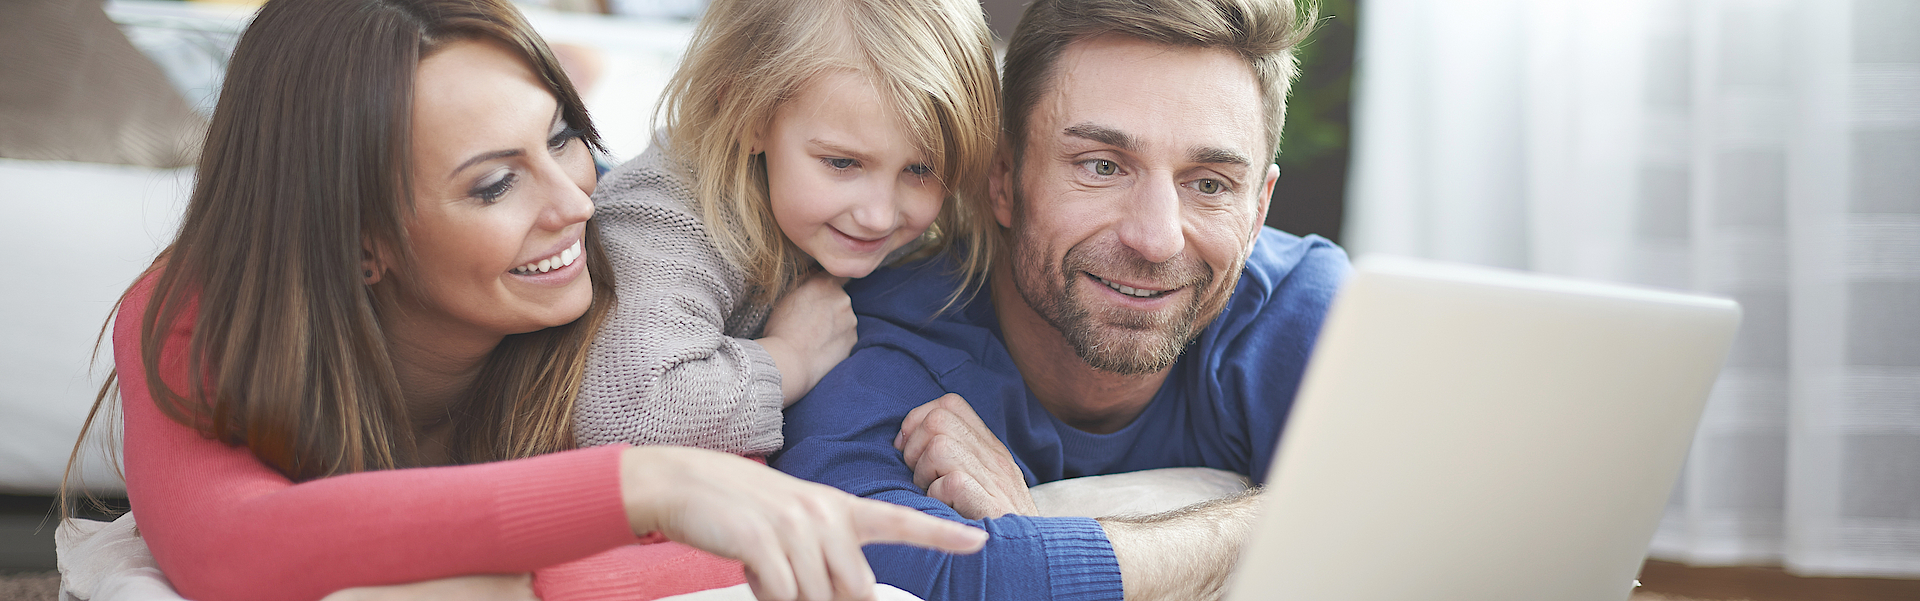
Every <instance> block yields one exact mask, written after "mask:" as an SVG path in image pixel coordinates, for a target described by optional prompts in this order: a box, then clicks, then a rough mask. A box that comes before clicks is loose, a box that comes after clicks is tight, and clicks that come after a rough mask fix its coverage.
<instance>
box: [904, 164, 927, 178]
mask: <svg viewBox="0 0 1920 601" xmlns="http://www.w3.org/2000/svg"><path fill="white" fill-rule="evenodd" d="M907 173H911V174H914V175H919V176H926V175H930V174H932V173H933V167H930V166H927V165H907Z"/></svg>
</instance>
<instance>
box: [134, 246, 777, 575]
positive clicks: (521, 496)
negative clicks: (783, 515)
mask: <svg viewBox="0 0 1920 601" xmlns="http://www.w3.org/2000/svg"><path fill="white" fill-rule="evenodd" d="M154 280H155V277H154V276H152V275H149V277H146V278H143V279H142V281H141V282H139V283H138V284H136V285H135V287H134V290H132V291H131V292H130V293H129V295H128V297H127V299H126V302H125V303H124V304H123V305H122V309H121V311H120V314H119V316H120V317H121V318H122V319H118V320H117V321H116V323H115V324H114V331H113V347H114V362H115V364H116V366H117V367H118V368H119V373H120V398H121V405H122V408H123V413H122V415H123V420H124V426H125V430H124V433H125V441H124V444H125V452H124V464H125V469H126V476H127V496H128V498H129V501H130V503H131V504H132V506H133V509H134V512H135V513H136V514H138V515H139V516H140V532H141V536H142V537H143V538H145V539H146V542H147V545H148V546H149V548H151V549H152V551H153V556H154V559H155V561H157V562H158V563H159V565H160V568H161V569H162V570H163V571H164V572H166V574H167V578H168V579H169V580H171V581H172V582H173V584H174V586H175V587H176V588H177V589H178V590H179V591H180V594H181V595H183V596H185V597H187V598H190V599H197V600H200V601H222V600H227V599H233V600H255V601H269V600H275V599H287V600H311V599H318V598H320V597H322V596H325V595H326V594H328V593H331V592H333V591H336V590H339V589H343V588H349V587H354V586H366V585H378V584H397V583H405V582H415V581H420V580H429V579H435V578H442V577H447V576H457V575H463V574H486V573H517V572H533V574H534V589H535V592H536V593H538V594H539V595H540V597H541V598H542V599H546V600H547V601H560V600H565V599H654V598H658V597H664V596H669V595H677V594H681V593H687V592H692V591H698V590H705V589H710V588H719V587H725V586H732V585H735V584H739V583H742V582H745V577H744V575H743V573H742V570H741V567H740V564H739V563H737V562H734V561H731V560H727V559H723V558H720V557H717V556H714V555H709V554H707V553H704V552H701V551H698V550H695V549H693V548H691V547H687V546H684V545H680V544H678V543H671V542H659V541H661V540H662V539H660V537H658V536H650V537H648V538H647V539H641V538H639V537H635V536H634V535H633V533H632V532H631V531H630V529H629V528H628V526H627V518H626V511H625V509H624V507H623V505H622V504H621V502H620V489H619V477H620V476H619V461H620V449H621V448H622V447H620V446H607V447H596V448H589V449H580V450H576V451H568V452H563V453H554V454H551V455H545V456H541V457H534V458H529V459H522V460H518V461H505V462H499V463H490V464H481V465H463V466H450V467H434V468H418V469H402V470H386V471H374V472H363V473H358V474H350V475H344V476H336V477H331V478H322V479H319V480H314V481H310V482H303V483H299V484H295V483H293V482H292V481H290V480H288V479H287V478H286V477H285V476H282V475H281V474H280V473H279V472H277V471H275V470H274V469H273V468H270V467H268V466H267V465H266V464H264V463H261V462H260V461H259V460H258V459H255V458H254V456H253V454H252V453H251V452H250V451H248V450H247V449H245V448H242V447H231V446H227V445H226V444H224V443H221V442H219V441H216V440H211V439H207V438H204V437H202V436H201V435H200V434H199V433H198V432H197V431H195V430H194V429H192V428H189V427H187V426H184V425H181V424H180V423H178V422H175V421H173V420H171V419H168V418H167V417H166V415H165V414H163V413H162V412H161V411H160V409H159V407H158V406H156V405H155V404H154V402H153V398H152V395H151V394H150V393H149V391H148V389H147V386H146V373H145V368H144V365H143V364H142V362H141V360H140V328H139V327H138V326H137V323H138V321H139V319H138V318H139V317H140V316H142V315H144V312H145V311H144V310H145V307H146V306H147V303H148V300H149V297H150V296H151V294H152V287H153V283H154ZM191 335H192V318H184V319H181V320H179V321H178V323H175V324H173V329H172V330H171V331H170V332H169V333H168V334H167V341H166V344H164V345H163V347H162V351H161V360H160V366H161V369H162V370H164V372H165V373H164V374H162V377H163V378H164V379H165V381H166V382H167V384H168V385H169V386H172V387H173V388H174V389H175V390H185V386H184V383H185V381H186V348H187V341H188V339H189V338H190V336H191ZM648 542H653V543H654V544H646V543H648Z"/></svg>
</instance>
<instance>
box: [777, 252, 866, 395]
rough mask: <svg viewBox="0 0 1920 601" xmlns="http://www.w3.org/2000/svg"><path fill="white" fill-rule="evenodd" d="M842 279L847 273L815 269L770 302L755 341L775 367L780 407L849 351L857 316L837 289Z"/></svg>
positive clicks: (828, 369) (851, 304)
mask: <svg viewBox="0 0 1920 601" xmlns="http://www.w3.org/2000/svg"><path fill="white" fill-rule="evenodd" d="M846 283H847V278H842V277H834V276H833V275H831V274H828V273H824V272H822V273H816V274H813V275H812V276H809V277H808V278H807V279H806V280H803V281H801V282H800V285H799V286H795V287H794V289H793V290H790V291H788V292H787V294H786V296H783V297H780V300H779V302H776V303H774V304H773V312H772V314H770V315H768V316H767V329H766V335H765V337H763V338H761V339H760V340H759V342H760V346H761V347H764V348H766V349H767V354H769V355H773V363H774V365H776V366H778V367H779V368H780V393H781V395H782V396H783V397H784V398H783V400H782V402H781V406H782V407H785V406H790V405H793V402H794V401H798V400H800V397H803V396H806V394H807V391H809V390H813V385H814V384H818V383H819V382H820V378H823V377H826V375H827V372H828V371H830V370H832V369H833V366H835V365H839V364H840V360H841V359H845V358H847V352H849V351H852V350H853V341H854V340H855V339H856V338H858V334H857V333H856V332H855V330H854V326H855V325H856V324H857V323H858V320H856V319H855V318H854V316H853V301H852V300H849V299H848V298H847V292H846V290H843V289H841V286H844V285H845V284H846Z"/></svg>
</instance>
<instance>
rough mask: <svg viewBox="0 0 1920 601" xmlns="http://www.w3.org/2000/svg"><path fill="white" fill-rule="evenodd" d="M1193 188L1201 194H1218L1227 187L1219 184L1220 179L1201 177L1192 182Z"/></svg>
mask: <svg viewBox="0 0 1920 601" xmlns="http://www.w3.org/2000/svg"><path fill="white" fill-rule="evenodd" d="M1193 189H1195V190H1199V191H1200V193H1201V194H1219V193H1221V192H1223V191H1226V189H1227V187H1226V185H1224V184H1221V183H1220V180H1212V179H1203V180H1200V181H1197V182H1194V183H1193Z"/></svg>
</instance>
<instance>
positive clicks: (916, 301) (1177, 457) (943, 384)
mask: <svg viewBox="0 0 1920 601" xmlns="http://www.w3.org/2000/svg"><path fill="white" fill-rule="evenodd" d="M1347 271H1348V265H1347V257H1346V254H1345V253H1344V252H1343V251H1341V250H1340V249H1339V247H1336V246H1334V245H1333V244H1332V243H1330V242H1327V241H1326V240H1324V239H1322V238H1319V237H1317V236H1308V237H1305V238H1300V237H1295V236H1292V235H1290V234H1286V233H1282V232H1280V231H1278V230H1274V229H1271V228H1269V229H1266V230H1264V231H1263V232H1262V233H1261V236H1260V239H1259V241H1258V242H1257V243H1256V244H1255V245H1254V249H1253V253H1252V255H1251V256H1250V257H1249V258H1248V260H1247V264H1246V267H1245V268H1244V270H1243V271H1242V273H1241V277H1240V282H1239V284H1238V285H1237V286H1236V288H1235V289H1234V293H1233V297H1232V299H1231V300H1230V301H1229V302H1228V304H1227V308H1226V309H1225V310H1224V311H1223V312H1222V313H1221V314H1220V316H1219V317H1218V318H1216V319H1215V320H1214V321H1213V323H1212V324H1210V325H1208V327H1207V328H1206V329H1205V330H1204V331H1203V332H1202V333H1201V335H1200V337H1199V338H1198V339H1197V340H1195V341H1194V343H1193V345H1192V346H1190V347H1188V348H1187V350H1186V352H1185V354H1183V355H1182V356H1181V358H1180V360H1179V361H1178V362H1177V363H1175V365H1174V367H1173V372H1172V373H1171V375H1169V376H1168V378H1167V381H1166V383H1165V384H1164V385H1162V386H1161V388H1160V391H1159V392H1158V393H1157V394H1156V395H1155V396H1154V398H1153V400H1152V401H1151V402H1150V403H1149V404H1148V406H1147V408H1146V409H1145V410H1144V411H1143V412H1142V413H1141V415H1140V417H1138V418H1136V419H1135V420H1134V421H1133V423H1131V424H1129V425H1127V426H1126V427H1124V428H1122V429H1121V430H1120V431H1118V432H1114V433H1111V434H1090V433H1087V432H1084V431H1081V430H1078V429H1075V428H1073V427H1071V426H1068V425H1066V424H1064V423H1062V422H1061V421H1059V420H1058V419H1055V418H1054V417H1053V415H1052V414H1050V413H1048V412H1047V411H1046V409H1044V408H1042V407H1041V406H1040V404H1039V403H1037V402H1035V401H1033V400H1032V399H1031V398H1030V396H1029V394H1028V391H1027V389H1026V385H1025V383H1024V382H1023V380H1022V379H1021V377H1020V373H1019V371H1018V370H1017V369H1016V368H1015V367H1014V364H1013V359H1012V358H1011V357H1009V356H1008V355H1007V350H1006V347H1005V345H1004V343H1003V342H1002V339H1001V336H1000V324H999V321H998V318H997V317H996V315H995V312H994V310H993V305H992V303H991V302H990V301H989V300H988V298H989V294H988V291H985V290H982V291H981V292H980V293H979V294H976V295H973V296H971V297H970V299H971V300H970V301H968V302H967V303H965V304H963V305H960V306H958V307H956V308H953V309H949V310H948V311H947V312H945V313H944V314H942V315H940V316H939V317H937V318H932V317H930V315H931V314H932V312H933V311H934V310H935V309H938V308H939V307H941V306H942V305H943V304H944V303H945V302H946V298H947V295H948V293H950V292H951V291H952V290H953V289H954V286H955V285H956V284H957V281H956V280H955V279H954V278H953V276H952V269H951V268H950V265H949V264H948V263H946V262H944V261H942V260H940V259H932V260H928V261H921V262H918V263H912V264H906V265H901V266H897V267H893V268H889V269H883V270H881V271H879V272H877V273H875V274H874V275H871V276H868V277H867V278H865V279H861V280H855V281H853V282H851V283H849V284H848V285H847V293H848V294H849V295H850V296H852V298H853V308H854V311H855V313H856V314H858V316H859V319H860V325H859V330H860V340H859V342H858V343H857V344H855V345H854V348H853V352H852V354H851V355H850V356H849V357H848V358H847V359H846V360H845V361H842V362H841V363H840V365H839V366H838V367H836V368H834V370H833V371H832V372H831V373H829V374H827V376H826V378H824V379H823V380H821V382H820V384H819V385H818V386H816V387H815V388H814V389H813V392H812V393H811V394H809V395H807V397H806V398H804V399H801V400H800V402H798V403H796V404H794V405H793V407H791V408H789V409H788V410H787V412H786V443H787V446H786V448H785V450H783V451H782V452H781V453H780V454H779V455H777V456H776V457H775V458H774V460H773V465H774V467H777V468H779V469H781V470H782V471H785V472H787V473H790V474H793V475H795V476H799V477H801V478H806V479H808V480H813V481H816V482H823V483H826V484H830V485H833V486H836V487H839V488H840V489H842V490H845V491H847V492H851V493H853V494H856V495H860V496H863V497H869V498H874V499H880V500H884V501H890V502H893V503H898V504H901V505H906V506H908V507H913V508H916V509H919V510H922V511H925V512H927V513H930V514H933V515H937V516H940V517H944V518H947V519H952V520H955V521H961V522H965V523H970V524H973V525H976V526H980V527H982V528H985V529H986V530H987V531H988V532H989V533H990V534H991V535H992V538H991V539H990V540H989V541H988V543H987V546H986V548H985V549H984V550H983V551H981V552H980V553H978V554H975V555H947V554H944V553H938V552H931V551H925V550H921V549H915V548H911V547H904V546H897V545H873V546H869V547H867V559H868V560H869V561H870V562H871V563H872V565H873V571H874V574H875V576H876V577H878V578H879V580H880V581H881V582H885V583H888V584H892V585H894V586H898V587H900V588H902V589H905V590H907V591H910V592H912V593H914V594H916V595H920V596H921V597H923V598H926V599H928V600H929V601H947V600H956V601H957V600H967V601H975V600H978V601H986V600H994V601H1020V600H1027V599H1056V600H1062V601H1065V600H1080V599H1087V600H1093V599H1100V600H1114V601H1118V600H1119V599H1121V588H1120V568H1119V566H1118V564H1116V563H1115V560H1114V555H1113V548H1112V545H1111V544H1109V543H1108V541H1107V538H1106V535H1105V532H1104V531H1103V530H1102V529H1101V528H1100V526H1099V524H1097V523H1096V522H1094V521H1093V520H1090V519H1085V518H1040V517H1028V516H1007V517H1001V518H992V519H986V520H966V519H963V518H961V517H960V516H959V514H957V513H955V512H954V511H953V510H952V509H951V508H948V507H947V506H946V505H944V504H942V503H940V502H938V501H935V500H933V499H931V498H928V497H927V496H926V494H925V491H923V490H921V489H920V488H919V487H917V486H915V485H914V484H913V472H912V470H909V469H908V468H907V466H906V464H905V463H904V462H903V460H902V459H901V457H900V453H899V451H896V450H894V448H893V446H892V441H893V437H894V435H895V434H897V433H898V432H899V430H900V422H901V421H902V420H903V419H905V418H906V415H907V412H909V411H911V410H912V409H913V408H914V407H918V406H920V405H921V404H924V403H926V402H928V401H931V400H933V399H935V398H937V397H939V396H940V395H942V394H946V393H948V392H954V393H958V394H960V395H961V396H962V397H965V398H966V399H967V401H968V402H969V403H971V404H972V405H973V407H974V410H975V411H976V412H978V413H979V414H980V418H981V420H982V421H984V422H985V423H986V424H987V426H988V427H989V428H991V429H992V430H993V431H994V432H995V433H996V434H998V435H999V436H1000V439H1001V441H1002V442H1004V443H1006V445H1007V448H1008V449H1009V450H1010V451H1012V453H1013V455H1014V460H1015V462H1016V463H1018V464H1019V465H1020V469H1021V471H1022V472H1024V473H1025V476H1026V478H1027V483H1028V485H1029V486H1031V485H1035V484H1039V483H1042V482H1051V481H1054V480H1059V479H1062V478H1072V477H1076V476H1086V475H1093V474H1110V473H1118V472H1128V471H1135V470H1143V469H1153V468H1162V467H1195V466H1197V467H1211V468H1217V469H1224V470H1229V471H1233V472H1237V473H1240V474H1244V475H1247V476H1249V477H1251V478H1253V479H1254V480H1255V481H1259V480H1261V479H1263V478H1264V477H1265V475H1266V472H1267V465H1268V464H1269V462H1270V461H1271V459H1272V453H1273V445H1274V442H1275V441H1276V440H1277V439H1278V437H1279V435H1280V429H1281V426H1282V425H1283V424H1284V422H1285V421H1286V416H1287V410H1288V408H1289V407H1291V406H1292V403H1293V395H1294V391H1295V389H1297V388H1298V387H1299V384H1300V377H1301V374H1302V371H1303V370H1304V368H1305V366H1306V361H1307V356H1308V354H1309V353H1310V351H1311V350H1312V346H1313V340H1314V337H1315V336H1316V335H1317V334H1318V333H1319V330H1320V322H1321V319H1322V317H1324V316H1325V314H1326V310H1327V305H1328V303H1329V302H1330V301H1331V300H1332V297H1333V293H1334V290H1335V288H1337V287H1338V286H1339V284H1340V282H1341V281H1342V280H1343V278H1344V277H1345V276H1346V274H1347Z"/></svg>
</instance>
